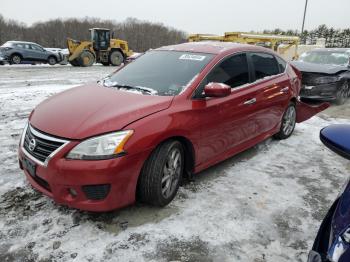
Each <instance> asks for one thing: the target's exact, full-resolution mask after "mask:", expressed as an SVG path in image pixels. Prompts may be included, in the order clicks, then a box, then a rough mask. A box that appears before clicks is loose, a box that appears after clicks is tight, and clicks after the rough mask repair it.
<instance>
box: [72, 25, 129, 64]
mask: <svg viewBox="0 0 350 262" xmlns="http://www.w3.org/2000/svg"><path fill="white" fill-rule="evenodd" d="M89 31H90V33H91V41H77V40H74V39H71V38H68V39H67V45H68V50H69V56H68V61H69V63H70V64H71V65H73V66H84V67H85V66H92V65H93V63H95V62H96V63H101V64H103V65H105V66H109V65H113V66H119V65H121V64H122V63H123V62H124V61H125V59H126V58H127V57H129V56H131V55H132V54H133V52H132V50H130V49H129V46H128V42H126V41H124V40H120V39H113V38H111V30H110V29H105V28H92V29H90V30H89Z"/></svg>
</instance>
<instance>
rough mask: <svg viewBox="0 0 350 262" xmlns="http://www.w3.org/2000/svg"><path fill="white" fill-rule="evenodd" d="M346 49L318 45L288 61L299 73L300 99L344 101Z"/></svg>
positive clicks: (349, 70)
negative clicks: (297, 58)
mask: <svg viewBox="0 0 350 262" xmlns="http://www.w3.org/2000/svg"><path fill="white" fill-rule="evenodd" d="M349 58H350V48H319V49H314V50H312V51H309V52H306V53H304V54H302V55H301V56H300V58H299V60H298V61H295V62H292V64H293V65H294V66H295V67H296V68H297V69H299V71H301V73H302V89H301V91H300V97H301V98H308V99H316V100H326V101H335V102H336V103H337V104H343V103H345V101H346V99H347V98H348V97H349V96H350V88H349V86H350V85H349V84H350V67H349Z"/></svg>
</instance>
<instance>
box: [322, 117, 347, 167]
mask: <svg viewBox="0 0 350 262" xmlns="http://www.w3.org/2000/svg"><path fill="white" fill-rule="evenodd" d="M349 134H350V125H346V124H340V125H330V126H327V127H325V128H323V129H322V130H321V132H320V139H321V141H322V143H323V144H324V145H325V146H326V147H328V148H329V149H331V150H332V151H334V152H335V153H337V154H338V155H340V156H342V157H345V158H347V159H349V160H350V136H349Z"/></svg>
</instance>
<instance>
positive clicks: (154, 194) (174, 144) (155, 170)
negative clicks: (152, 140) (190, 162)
mask: <svg viewBox="0 0 350 262" xmlns="http://www.w3.org/2000/svg"><path fill="white" fill-rule="evenodd" d="M174 152H175V153H174ZM173 154H176V157H177V158H176V159H177V161H180V162H178V163H179V164H180V165H179V166H176V167H175V168H174V166H172V167H170V160H171V158H172V155H173ZM178 154H179V155H178ZM184 159H185V158H184V149H183V146H182V144H181V143H180V142H179V141H176V140H169V141H167V142H165V143H163V144H161V145H160V146H158V147H157V148H156V149H155V150H154V151H153V153H152V154H151V156H150V157H149V158H148V159H147V161H146V162H145V164H144V166H143V168H142V171H141V174H140V177H139V181H138V185H137V197H138V200H139V201H141V202H144V203H147V204H150V205H153V206H159V207H163V206H166V205H167V204H169V203H170V202H171V201H172V200H173V199H174V197H175V195H176V193H177V191H178V189H179V186H180V183H181V180H182V175H183V172H184V163H185V162H184ZM173 163H174V165H175V161H174V162H173ZM165 170H167V171H165ZM171 172H174V173H173V175H172V174H171ZM169 177H170V178H169ZM167 178H168V179H167ZM169 180H170V182H169V183H170V184H169V185H168V186H169V187H166V185H167V184H168V181H169ZM168 190H169V191H168Z"/></svg>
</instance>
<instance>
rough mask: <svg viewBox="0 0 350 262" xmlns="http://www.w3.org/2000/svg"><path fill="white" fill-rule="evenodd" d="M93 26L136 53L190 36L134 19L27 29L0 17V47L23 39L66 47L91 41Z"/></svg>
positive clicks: (40, 24)
mask: <svg viewBox="0 0 350 262" xmlns="http://www.w3.org/2000/svg"><path fill="white" fill-rule="evenodd" d="M93 27H99V28H109V29H111V30H112V32H113V35H114V37H115V38H119V39H123V40H126V41H128V43H129V47H130V48H131V49H133V50H134V51H137V52H144V51H146V50H148V49H150V48H157V47H160V46H164V45H170V44H178V43H183V42H185V41H186V37H187V35H186V33H185V32H184V31H181V30H177V29H175V28H171V27H168V26H165V25H163V24H161V23H152V22H148V21H141V20H138V19H135V18H127V19H126V20H125V21H123V22H116V21H112V20H101V19H98V18H91V17H86V18H83V19H77V18H69V19H53V20H49V21H45V22H38V23H34V24H33V25H31V26H27V25H26V24H24V23H21V22H18V21H15V20H11V19H5V18H4V17H3V16H2V15H1V14H0V45H1V44H3V43H4V42H6V41H9V40H20V41H29V42H35V43H38V44H40V45H42V46H44V47H57V48H66V47H67V42H66V40H67V38H73V39H76V40H89V39H90V38H91V36H90V32H89V29H90V28H93Z"/></svg>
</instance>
